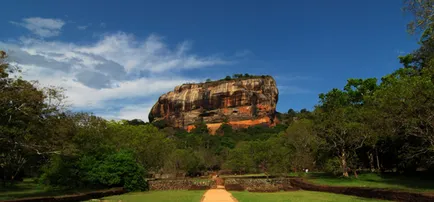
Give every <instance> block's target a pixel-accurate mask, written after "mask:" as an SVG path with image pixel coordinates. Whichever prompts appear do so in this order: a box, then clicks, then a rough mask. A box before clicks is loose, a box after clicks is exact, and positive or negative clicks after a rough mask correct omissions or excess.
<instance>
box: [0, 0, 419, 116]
mask: <svg viewBox="0 0 434 202" xmlns="http://www.w3.org/2000/svg"><path fill="white" fill-rule="evenodd" d="M297 2H298V3H297ZM297 2H295V1H283V0H282V1H279V0H277V1H274V2H270V1H243V0H241V1H237V2H236V3H234V2H233V1H214V2H213V3H211V2H205V1H182V3H181V1H139V0H137V1H127V0H124V1H106V0H105V1H102V0H99V1H98V0H95V1H84V0H77V1H54V0H52V1H51V0H42V1H39V2H38V4H35V3H34V1H31V0H27V1H25V0H15V1H7V2H3V3H2V8H3V9H2V16H3V17H2V18H1V19H0V26H1V27H2V29H1V31H0V49H3V50H6V51H7V52H8V53H9V55H10V61H11V62H13V63H14V64H17V65H19V66H20V67H21V68H22V69H23V73H22V74H23V75H22V76H23V77H24V78H26V79H30V80H38V81H39V82H40V83H41V85H42V86H50V85H52V86H59V87H63V88H65V89H66V95H67V96H68V98H67V101H68V103H69V105H70V107H71V109H72V110H74V111H86V112H93V113H94V114H97V115H101V116H104V117H106V118H109V119H133V118H140V119H143V120H147V116H148V112H149V109H150V108H151V107H152V105H153V104H154V103H155V102H156V100H157V99H158V97H159V96H160V95H161V94H163V93H165V92H167V91H170V90H172V89H173V88H174V87H175V86H176V85H180V84H182V83H185V82H199V81H204V80H206V79H207V78H211V79H219V78H223V77H225V76H226V75H232V74H234V73H249V74H269V75H272V76H274V78H275V79H276V81H277V83H278V87H279V91H280V92H281V93H280V98H279V103H278V110H279V111H287V110H288V109H289V108H294V109H297V110H299V109H302V108H308V109H312V108H313V106H314V105H315V104H317V102H318V99H317V98H318V94H319V93H321V92H326V91H328V90H330V89H331V88H334V87H337V88H341V87H342V86H343V85H344V84H345V82H346V80H347V79H348V78H367V77H381V76H382V75H385V74H387V73H390V72H392V71H393V70H394V69H397V68H399V67H400V65H399V63H398V61H397V59H396V58H397V56H398V55H400V54H405V53H408V52H410V51H411V50H412V49H414V48H415V47H416V40H415V37H412V36H409V35H408V34H407V33H406V32H405V24H406V21H407V20H406V16H405V15H403V14H402V12H401V10H400V7H401V2H400V1H396V0H384V1H381V2H378V0H368V1H358V3H357V2H356V1H346V0H334V1H323V0H314V1H309V2H310V3H303V2H302V1H297Z"/></svg>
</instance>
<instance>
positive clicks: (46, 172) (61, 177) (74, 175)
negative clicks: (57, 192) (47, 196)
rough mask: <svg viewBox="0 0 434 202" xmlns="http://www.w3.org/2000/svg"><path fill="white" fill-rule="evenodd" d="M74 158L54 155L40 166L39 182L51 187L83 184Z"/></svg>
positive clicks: (70, 186)
mask: <svg viewBox="0 0 434 202" xmlns="http://www.w3.org/2000/svg"><path fill="white" fill-rule="evenodd" d="M77 160H78V159H76V158H72V157H67V156H60V155H55V156H52V157H51V159H50V161H49V163H48V164H47V165H45V166H43V167H42V169H41V170H42V175H41V177H40V178H39V182H40V183H41V184H44V185H47V186H49V187H53V188H76V187H81V186H83V183H82V181H81V180H80V172H79V171H80V169H79V168H78V166H77Z"/></svg>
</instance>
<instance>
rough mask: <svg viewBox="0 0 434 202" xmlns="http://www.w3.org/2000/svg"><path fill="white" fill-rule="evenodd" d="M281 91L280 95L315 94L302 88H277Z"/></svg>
mask: <svg viewBox="0 0 434 202" xmlns="http://www.w3.org/2000/svg"><path fill="white" fill-rule="evenodd" d="M277 88H278V89H279V94H306V93H313V92H312V91H310V90H308V89H305V88H300V87H297V86H280V85H279V86H277Z"/></svg>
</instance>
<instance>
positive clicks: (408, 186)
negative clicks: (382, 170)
mask: <svg viewBox="0 0 434 202" xmlns="http://www.w3.org/2000/svg"><path fill="white" fill-rule="evenodd" d="M306 179H307V180H308V181H309V182H311V183H314V184H321V185H331V186H348V187H371V188H387V189H395V190H404V191H410V192H434V180H429V179H426V178H424V177H423V176H419V177H405V176H399V175H395V174H376V173H364V174H360V175H359V177H358V178H355V177H354V176H351V177H350V178H344V177H336V176H331V175H327V174H324V173H310V174H309V175H308V176H307V177H306Z"/></svg>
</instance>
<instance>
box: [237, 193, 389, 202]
mask: <svg viewBox="0 0 434 202" xmlns="http://www.w3.org/2000/svg"><path fill="white" fill-rule="evenodd" d="M232 195H233V196H234V197H235V198H236V199H238V201H239V202H256V201H257V202H268V201H269V202H290V201H297V202H304V201H306V202H310V201H324V202H325V201H330V202H332V201H333V202H339V201H345V202H347V201H352V202H359V201H360V202H361V201H371V202H374V201H383V200H375V199H366V198H360V197H355V196H347V195H340V194H331V193H324V192H312V191H293V192H275V193H252V192H232Z"/></svg>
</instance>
